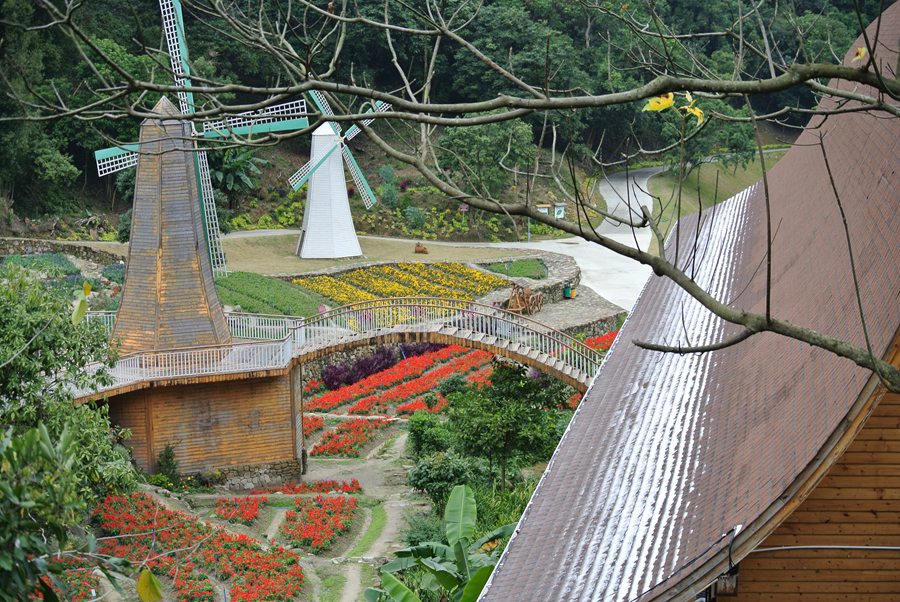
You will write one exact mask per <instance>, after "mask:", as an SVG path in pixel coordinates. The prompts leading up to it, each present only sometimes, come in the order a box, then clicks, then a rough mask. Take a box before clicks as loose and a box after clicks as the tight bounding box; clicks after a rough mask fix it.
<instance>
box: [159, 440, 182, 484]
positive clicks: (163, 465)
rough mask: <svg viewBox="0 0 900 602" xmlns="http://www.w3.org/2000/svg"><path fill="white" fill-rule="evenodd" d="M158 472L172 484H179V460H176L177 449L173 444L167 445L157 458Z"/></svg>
mask: <svg viewBox="0 0 900 602" xmlns="http://www.w3.org/2000/svg"><path fill="white" fill-rule="evenodd" d="M156 470H158V471H159V474H161V475H165V476H166V477H167V478H168V479H169V480H170V481H171V482H173V483H177V482H178V481H179V479H180V475H179V474H178V460H176V459H175V448H174V447H172V444H171V443H166V446H165V447H163V448H162V451H161V452H159V455H158V456H156Z"/></svg>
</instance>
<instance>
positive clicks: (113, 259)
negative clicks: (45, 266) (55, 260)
mask: <svg viewBox="0 0 900 602" xmlns="http://www.w3.org/2000/svg"><path fill="white" fill-rule="evenodd" d="M36 253H65V254H66V255H72V256H74V257H78V258H81V259H84V260H87V261H93V262H94V263H98V264H100V265H108V264H111V263H118V262H120V261H122V260H123V259H124V258H123V257H120V256H118V255H115V254H114V253H108V252H106V251H99V250H97V249H92V248H90V247H87V246H84V245H81V244H78V243H77V242H67V241H62V240H36V239H32V238H0V257H4V256H6V255H34V254H36Z"/></svg>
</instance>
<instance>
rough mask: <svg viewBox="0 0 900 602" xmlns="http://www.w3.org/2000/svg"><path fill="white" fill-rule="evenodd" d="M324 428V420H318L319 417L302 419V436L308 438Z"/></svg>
mask: <svg viewBox="0 0 900 602" xmlns="http://www.w3.org/2000/svg"><path fill="white" fill-rule="evenodd" d="M323 428H325V419H324V418H320V417H319V416H304V417H303V436H304V437H309V436H310V435H312V434H313V433H315V432H316V431H320V430H322V429H323Z"/></svg>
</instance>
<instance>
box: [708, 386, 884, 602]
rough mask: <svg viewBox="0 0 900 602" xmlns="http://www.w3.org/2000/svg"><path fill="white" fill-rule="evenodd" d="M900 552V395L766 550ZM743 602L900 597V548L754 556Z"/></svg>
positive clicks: (745, 566) (748, 561)
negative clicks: (838, 547)
mask: <svg viewBox="0 0 900 602" xmlns="http://www.w3.org/2000/svg"><path fill="white" fill-rule="evenodd" d="M777 546H889V547H898V548H900V395H890V394H888V395H885V396H884V397H883V398H882V400H881V402H880V403H879V405H878V406H877V407H876V408H875V411H874V412H873V414H872V416H871V417H870V418H869V420H868V421H867V422H866V425H865V426H864V427H863V429H862V431H861V432H860V433H859V435H858V436H857V438H856V439H855V440H854V442H853V443H852V444H851V445H850V447H849V448H848V449H847V451H846V452H845V453H844V455H843V456H841V458H840V460H838V462H837V463H836V464H835V465H834V466H833V467H832V468H831V470H829V472H828V474H827V475H826V476H825V477H824V478H823V479H822V481H821V482H820V483H819V484H818V485H817V486H816V488H815V490H813V492H812V494H810V496H809V497H808V498H807V499H806V500H804V502H803V503H802V504H801V505H800V506H799V507H798V508H797V510H796V511H795V512H794V513H793V514H792V515H791V516H790V517H789V518H788V519H787V520H786V521H785V522H784V523H782V524H781V525H780V526H779V527H778V529H776V530H775V532H774V533H772V535H770V536H769V537H768V538H767V539H766V540H765V541H764V542H763V543H762V544H761V545H760V546H759V547H760V548H768V547H777ZM739 580H740V585H739V591H740V595H739V596H738V597H737V598H722V600H728V599H730V600H737V601H739V602H762V601H763V600H766V601H771V600H779V601H787V602H793V601H796V602H812V601H815V602H819V601H822V602H824V601H828V602H831V601H840V600H848V601H849V600H854V601H857V602H860V601H871V602H880V601H887V600H894V601H896V600H900V550H853V549H847V548H845V549H826V548H817V549H806V550H785V551H777V552H763V553H758V554H751V555H750V556H748V557H747V558H745V559H744V560H743V561H741V565H740V577H739Z"/></svg>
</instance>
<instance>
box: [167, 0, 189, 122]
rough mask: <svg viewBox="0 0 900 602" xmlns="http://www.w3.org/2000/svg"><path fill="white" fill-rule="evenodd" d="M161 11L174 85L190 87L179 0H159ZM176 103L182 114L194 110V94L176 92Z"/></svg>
mask: <svg viewBox="0 0 900 602" xmlns="http://www.w3.org/2000/svg"><path fill="white" fill-rule="evenodd" d="M159 9H160V11H161V12H162V21H163V31H164V32H165V35H166V46H167V47H168V49H169V62H170V64H171V66H172V76H173V77H174V79H175V85H176V86H179V87H184V88H190V87H191V68H190V66H189V65H188V61H187V59H188V54H187V43H186V42H185V37H184V19H183V18H182V15H181V2H180V0H159ZM178 104H179V106H180V108H181V112H182V113H184V114H187V113H193V112H194V94H193V93H192V92H190V91H189V90H184V91H181V92H178Z"/></svg>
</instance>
